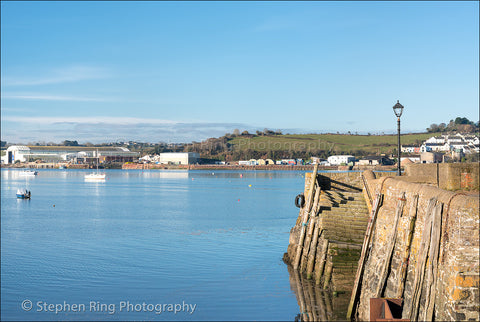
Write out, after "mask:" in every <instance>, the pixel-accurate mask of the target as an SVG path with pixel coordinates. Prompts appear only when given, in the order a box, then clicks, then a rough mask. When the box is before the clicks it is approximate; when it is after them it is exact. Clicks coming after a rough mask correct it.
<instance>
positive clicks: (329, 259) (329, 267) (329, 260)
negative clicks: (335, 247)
mask: <svg viewBox="0 0 480 322" xmlns="http://www.w3.org/2000/svg"><path fill="white" fill-rule="evenodd" d="M332 271H333V263H332V256H331V255H328V256H327V267H326V268H325V278H324V280H323V289H324V290H326V289H327V288H328V287H329V286H330V280H331V279H332Z"/></svg>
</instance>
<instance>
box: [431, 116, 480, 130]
mask: <svg viewBox="0 0 480 322" xmlns="http://www.w3.org/2000/svg"><path fill="white" fill-rule="evenodd" d="M478 130H479V122H477V123H474V122H473V121H470V120H469V119H467V118H466V117H457V118H455V120H450V122H449V123H448V124H446V123H440V124H436V123H433V124H430V127H427V132H428V133H434V132H459V133H474V132H478Z"/></svg>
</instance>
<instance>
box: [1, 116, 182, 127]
mask: <svg viewBox="0 0 480 322" xmlns="http://www.w3.org/2000/svg"><path fill="white" fill-rule="evenodd" d="M3 120H4V121H9V122H20V123H34V124H61V123H70V124H72V123H78V124H86V123H91V124H98V123H105V124H119V125H125V124H177V123H178V122H175V121H171V120H161V119H149V118H137V117H119V116H117V117H112V116H53V117H49V116H4V117H3Z"/></svg>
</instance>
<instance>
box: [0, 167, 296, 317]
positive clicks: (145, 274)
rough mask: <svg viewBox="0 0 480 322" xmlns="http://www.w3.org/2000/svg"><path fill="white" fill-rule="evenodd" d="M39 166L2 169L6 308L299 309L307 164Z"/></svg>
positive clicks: (290, 312)
mask: <svg viewBox="0 0 480 322" xmlns="http://www.w3.org/2000/svg"><path fill="white" fill-rule="evenodd" d="M38 171H39V174H38V175H37V176H36V177H33V178H25V177H22V176H20V172H21V170H16V169H2V170H1V179H2V181H1V319H2V320H28V321H31V320H294V319H295V318H296V317H297V315H298V314H299V313H300V309H299V305H298V303H297V297H296V294H295V293H294V290H293V288H292V287H291V284H290V281H289V272H288V269H287V266H286V265H285V264H284V263H283V262H282V256H283V254H284V252H286V249H287V246H288V239H289V231H290V228H291V227H292V226H293V225H294V224H295V220H296V218H297V216H298V208H295V206H294V202H293V201H294V197H295V195H297V194H298V193H301V192H303V189H304V180H305V179H304V172H298V171H283V172H281V171H277V172H275V171H270V172H269V171H243V172H238V171H215V172H212V171H167V170H148V171H142V170H129V171H125V170H107V171H106V173H107V179H106V180H105V181H104V182H86V181H85V180H84V175H85V174H87V173H89V171H87V170H53V169H52V170H42V169H40V170H38ZM22 187H27V188H28V189H29V190H31V192H32V199H31V200H17V199H16V196H15V192H16V190H17V188H22Z"/></svg>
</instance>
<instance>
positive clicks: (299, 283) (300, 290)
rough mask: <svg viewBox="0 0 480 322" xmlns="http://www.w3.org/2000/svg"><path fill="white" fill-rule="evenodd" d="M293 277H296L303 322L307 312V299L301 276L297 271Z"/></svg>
mask: <svg viewBox="0 0 480 322" xmlns="http://www.w3.org/2000/svg"><path fill="white" fill-rule="evenodd" d="M293 275H294V277H295V284H296V286H297V297H298V305H299V307H300V315H301V318H302V321H303V320H305V318H304V317H303V315H304V314H305V312H306V306H305V298H304V296H303V288H302V282H301V280H300V275H299V273H298V271H297V270H294V271H293Z"/></svg>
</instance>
